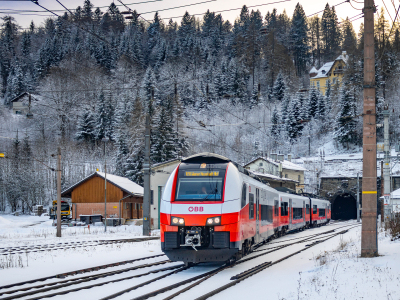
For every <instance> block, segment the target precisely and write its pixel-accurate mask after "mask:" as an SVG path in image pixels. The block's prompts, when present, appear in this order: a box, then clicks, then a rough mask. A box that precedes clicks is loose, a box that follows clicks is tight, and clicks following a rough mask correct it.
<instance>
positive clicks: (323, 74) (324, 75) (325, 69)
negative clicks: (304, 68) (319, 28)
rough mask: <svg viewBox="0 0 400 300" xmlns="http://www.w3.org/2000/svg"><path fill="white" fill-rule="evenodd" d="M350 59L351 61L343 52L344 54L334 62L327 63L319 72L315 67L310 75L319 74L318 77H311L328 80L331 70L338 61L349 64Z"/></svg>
mask: <svg viewBox="0 0 400 300" xmlns="http://www.w3.org/2000/svg"><path fill="white" fill-rule="evenodd" d="M348 59H349V56H348V55H347V54H346V51H343V52H342V54H341V55H339V56H338V57H337V58H336V59H335V60H334V61H331V62H327V63H326V64H324V65H323V66H322V67H321V68H320V69H319V70H318V71H317V69H315V68H314V67H313V68H312V69H311V71H310V74H312V73H317V75H315V76H314V77H311V79H317V78H327V77H328V73H329V72H330V71H331V69H332V67H333V65H334V64H335V62H336V61H340V60H342V61H343V62H344V63H345V64H347V61H348ZM312 71H314V72H312Z"/></svg>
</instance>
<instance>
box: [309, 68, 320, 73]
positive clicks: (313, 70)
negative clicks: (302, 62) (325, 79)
mask: <svg viewBox="0 0 400 300" xmlns="http://www.w3.org/2000/svg"><path fill="white" fill-rule="evenodd" d="M313 73H318V70H317V68H316V67H312V68H311V70H310V72H309V74H313Z"/></svg>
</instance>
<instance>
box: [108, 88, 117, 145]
mask: <svg viewBox="0 0 400 300" xmlns="http://www.w3.org/2000/svg"><path fill="white" fill-rule="evenodd" d="M106 100H107V106H106V109H107V110H106V113H107V127H106V137H108V138H109V140H110V141H114V131H115V123H116V121H115V108H114V103H113V99H112V94H111V92H109V93H108V95H107V98H106Z"/></svg>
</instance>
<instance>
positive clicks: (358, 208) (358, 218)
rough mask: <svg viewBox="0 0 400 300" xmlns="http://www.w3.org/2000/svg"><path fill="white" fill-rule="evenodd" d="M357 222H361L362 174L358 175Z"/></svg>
mask: <svg viewBox="0 0 400 300" xmlns="http://www.w3.org/2000/svg"><path fill="white" fill-rule="evenodd" d="M357 222H360V173H357Z"/></svg>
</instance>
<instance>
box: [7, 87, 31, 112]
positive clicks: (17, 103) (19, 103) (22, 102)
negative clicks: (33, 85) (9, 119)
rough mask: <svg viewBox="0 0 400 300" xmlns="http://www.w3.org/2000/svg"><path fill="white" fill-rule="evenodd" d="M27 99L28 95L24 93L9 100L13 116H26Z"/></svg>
mask: <svg viewBox="0 0 400 300" xmlns="http://www.w3.org/2000/svg"><path fill="white" fill-rule="evenodd" d="M29 97H30V95H29V93H27V92H24V93H22V94H21V95H19V96H17V97H15V98H14V99H12V100H11V103H12V109H13V113H14V114H16V115H26V114H27V113H28V112H29V102H30V101H29Z"/></svg>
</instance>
